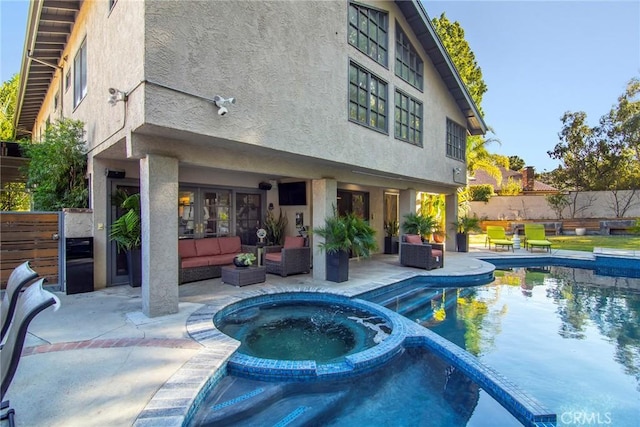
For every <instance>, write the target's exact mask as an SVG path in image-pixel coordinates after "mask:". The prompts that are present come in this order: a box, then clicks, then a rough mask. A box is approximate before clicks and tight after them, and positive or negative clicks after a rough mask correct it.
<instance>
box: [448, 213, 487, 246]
mask: <svg viewBox="0 0 640 427" xmlns="http://www.w3.org/2000/svg"><path fill="white" fill-rule="evenodd" d="M453 226H454V227H456V231H457V232H456V245H457V246H458V252H469V233H470V232H472V231H475V232H479V231H482V228H481V227H480V218H478V217H477V216H476V215H474V216H468V215H464V216H461V217H460V218H458V220H457V221H454V222H453Z"/></svg>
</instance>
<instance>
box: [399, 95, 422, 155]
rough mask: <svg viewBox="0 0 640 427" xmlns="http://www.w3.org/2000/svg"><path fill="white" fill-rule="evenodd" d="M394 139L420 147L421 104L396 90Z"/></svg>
mask: <svg viewBox="0 0 640 427" xmlns="http://www.w3.org/2000/svg"><path fill="white" fill-rule="evenodd" d="M395 105H396V111H395V122H396V123H395V135H396V138H398V139H402V140H404V141H407V142H410V143H412V144H416V145H420V146H422V104H421V103H420V102H418V101H417V100H415V99H413V98H412V97H410V96H408V95H405V94H404V93H402V92H400V91H398V90H396V99H395Z"/></svg>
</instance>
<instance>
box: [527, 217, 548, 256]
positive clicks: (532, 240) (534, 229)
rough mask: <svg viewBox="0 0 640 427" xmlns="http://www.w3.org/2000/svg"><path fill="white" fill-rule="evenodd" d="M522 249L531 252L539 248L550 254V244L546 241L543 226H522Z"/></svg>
mask: <svg viewBox="0 0 640 427" xmlns="http://www.w3.org/2000/svg"><path fill="white" fill-rule="evenodd" d="M524 238H525V240H524V247H525V249H528V250H529V251H531V252H533V248H535V247H541V248H543V249H546V250H547V251H549V252H551V242H550V241H549V240H547V236H546V234H545V230H544V224H525V225H524Z"/></svg>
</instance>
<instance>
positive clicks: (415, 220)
mask: <svg viewBox="0 0 640 427" xmlns="http://www.w3.org/2000/svg"><path fill="white" fill-rule="evenodd" d="M437 226H438V223H437V222H436V220H435V218H434V217H433V216H431V215H422V214H418V213H413V212H410V213H408V214H406V215H405V216H404V221H403V222H402V231H403V232H404V233H406V234H418V235H419V236H420V237H422V240H426V241H428V240H429V236H430V235H431V233H432V232H433V229H434V228H436V227H437Z"/></svg>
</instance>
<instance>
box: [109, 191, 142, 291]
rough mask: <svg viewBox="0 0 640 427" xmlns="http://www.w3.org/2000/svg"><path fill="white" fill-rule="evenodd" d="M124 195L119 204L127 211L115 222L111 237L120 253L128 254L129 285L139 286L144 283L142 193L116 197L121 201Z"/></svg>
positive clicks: (115, 197)
mask: <svg viewBox="0 0 640 427" xmlns="http://www.w3.org/2000/svg"><path fill="white" fill-rule="evenodd" d="M123 197H126V198H124V200H122V201H121V203H119V205H120V207H122V208H123V209H126V210H127V211H126V212H125V213H124V214H123V215H122V216H120V217H119V218H118V219H116V220H115V221H114V222H113V224H112V225H111V232H110V233H109V238H110V239H111V240H112V241H114V242H116V246H117V248H118V253H121V252H125V253H126V254H127V266H128V268H127V270H128V272H129V285H131V286H133V287H138V286H140V285H141V284H142V253H141V250H140V246H141V234H142V233H141V224H140V193H136V194H132V195H130V196H127V195H126V193H125V194H124V195H123V194H117V195H116V196H114V199H115V200H117V201H119V200H121V199H122V198H123Z"/></svg>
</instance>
